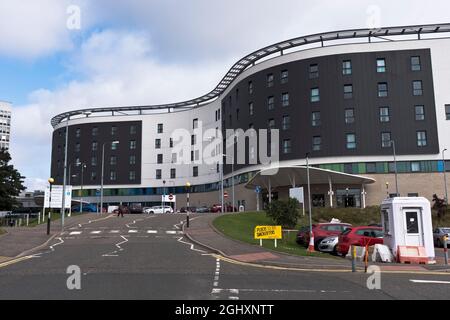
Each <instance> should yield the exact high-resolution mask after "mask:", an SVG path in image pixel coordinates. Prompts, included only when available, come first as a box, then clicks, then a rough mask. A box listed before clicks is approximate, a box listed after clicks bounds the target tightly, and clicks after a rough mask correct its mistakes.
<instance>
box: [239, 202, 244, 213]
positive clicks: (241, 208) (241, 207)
mask: <svg viewBox="0 0 450 320" xmlns="http://www.w3.org/2000/svg"><path fill="white" fill-rule="evenodd" d="M244 210H245V208H244V206H243V205H242V204H241V205H240V206H239V212H244Z"/></svg>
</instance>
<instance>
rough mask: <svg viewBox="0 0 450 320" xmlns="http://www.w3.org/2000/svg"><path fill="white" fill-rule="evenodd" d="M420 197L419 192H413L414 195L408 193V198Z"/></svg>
mask: <svg viewBox="0 0 450 320" xmlns="http://www.w3.org/2000/svg"><path fill="white" fill-rule="evenodd" d="M418 196H419V194H418V193H417V192H412V193H410V192H408V197H418Z"/></svg>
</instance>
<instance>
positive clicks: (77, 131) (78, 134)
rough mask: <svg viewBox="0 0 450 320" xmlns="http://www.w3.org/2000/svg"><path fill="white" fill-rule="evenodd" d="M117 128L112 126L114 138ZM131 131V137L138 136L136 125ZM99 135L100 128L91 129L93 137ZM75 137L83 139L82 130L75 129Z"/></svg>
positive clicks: (60, 132) (61, 131)
mask: <svg viewBox="0 0 450 320" xmlns="http://www.w3.org/2000/svg"><path fill="white" fill-rule="evenodd" d="M117 130H118V129H117V126H111V135H112V136H115V135H117ZM129 130H130V131H129V132H130V135H134V134H136V133H137V126H136V125H131V126H130V129H129ZM159 130H160V124H158V131H159ZM63 131H64V130H60V131H59V135H62V133H63ZM161 132H162V124H161ZM98 134H99V128H98V127H93V128H92V129H91V135H92V136H93V137H96V136H98ZM75 137H76V138H80V137H81V128H76V129H75Z"/></svg>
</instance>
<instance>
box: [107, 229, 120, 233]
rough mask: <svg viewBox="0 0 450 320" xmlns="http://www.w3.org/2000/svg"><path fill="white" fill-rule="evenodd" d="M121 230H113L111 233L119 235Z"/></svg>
mask: <svg viewBox="0 0 450 320" xmlns="http://www.w3.org/2000/svg"><path fill="white" fill-rule="evenodd" d="M119 232H120V230H111V231H110V232H109V233H119Z"/></svg>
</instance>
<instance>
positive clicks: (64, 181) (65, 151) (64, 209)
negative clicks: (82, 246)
mask: <svg viewBox="0 0 450 320" xmlns="http://www.w3.org/2000/svg"><path fill="white" fill-rule="evenodd" d="M69 119H70V117H67V120H66V143H65V148H64V175H63V189H62V201H61V202H62V203H61V230H63V229H64V216H65V215H66V178H67V176H66V175H67V150H68V149H69V146H68V142H69Z"/></svg>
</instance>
